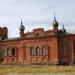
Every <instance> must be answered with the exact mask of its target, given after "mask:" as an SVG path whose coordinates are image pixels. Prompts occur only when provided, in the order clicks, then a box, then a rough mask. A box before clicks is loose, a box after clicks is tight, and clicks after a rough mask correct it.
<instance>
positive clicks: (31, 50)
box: [30, 47, 34, 56]
mask: <svg viewBox="0 0 75 75" xmlns="http://www.w3.org/2000/svg"><path fill="white" fill-rule="evenodd" d="M30 55H31V56H33V55H34V48H33V47H31V48H30Z"/></svg>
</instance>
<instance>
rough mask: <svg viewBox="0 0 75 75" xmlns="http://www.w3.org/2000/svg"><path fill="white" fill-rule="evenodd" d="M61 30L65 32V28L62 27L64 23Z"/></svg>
mask: <svg viewBox="0 0 75 75" xmlns="http://www.w3.org/2000/svg"><path fill="white" fill-rule="evenodd" d="M62 31H63V32H64V33H65V32H66V29H65V28H64V25H63V28H62Z"/></svg>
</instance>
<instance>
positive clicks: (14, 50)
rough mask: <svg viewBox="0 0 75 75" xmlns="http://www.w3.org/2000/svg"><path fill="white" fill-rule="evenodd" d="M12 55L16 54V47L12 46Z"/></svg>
mask: <svg viewBox="0 0 75 75" xmlns="http://www.w3.org/2000/svg"><path fill="white" fill-rule="evenodd" d="M12 56H16V48H12Z"/></svg>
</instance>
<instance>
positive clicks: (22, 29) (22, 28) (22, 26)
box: [19, 19, 25, 32]
mask: <svg viewBox="0 0 75 75" xmlns="http://www.w3.org/2000/svg"><path fill="white" fill-rule="evenodd" d="M19 29H20V31H21V32H23V31H24V30H25V27H24V25H23V23H22V19H21V26H20V27H19Z"/></svg>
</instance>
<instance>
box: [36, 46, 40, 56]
mask: <svg viewBox="0 0 75 75" xmlns="http://www.w3.org/2000/svg"><path fill="white" fill-rule="evenodd" d="M36 55H37V56H40V48H39V47H37V48H36Z"/></svg>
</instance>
